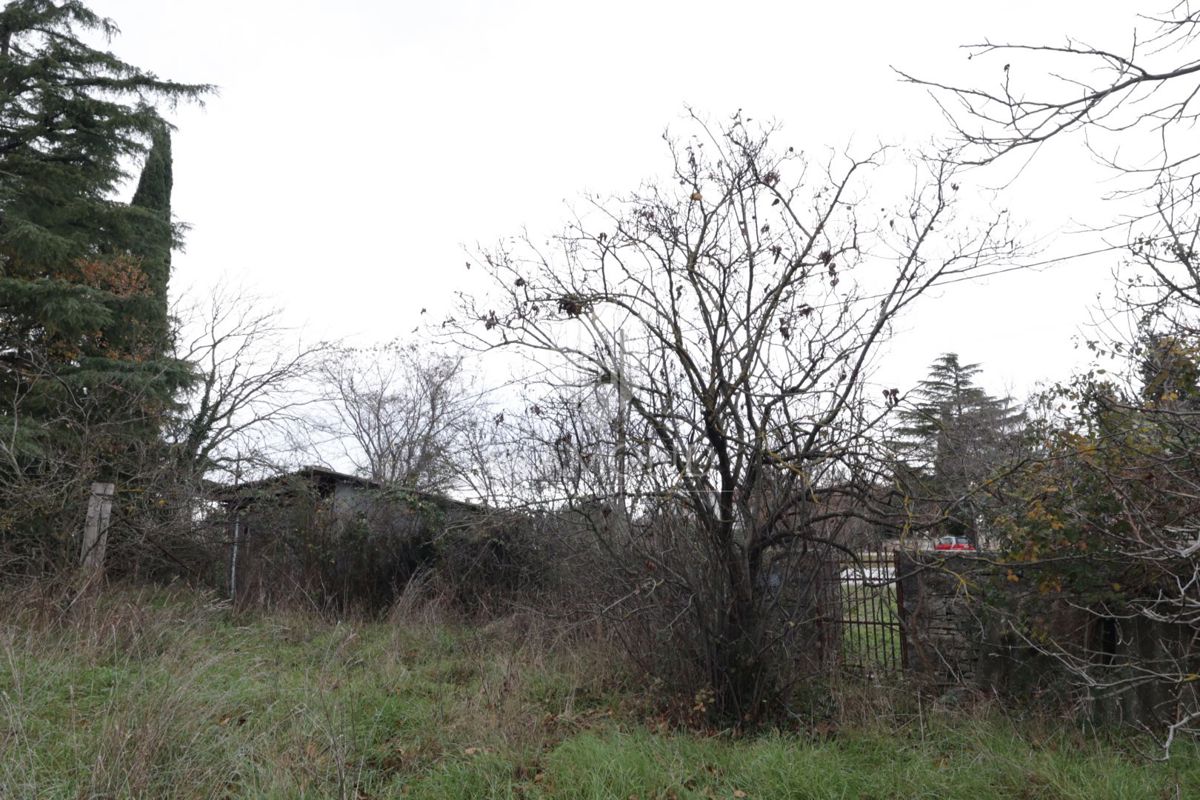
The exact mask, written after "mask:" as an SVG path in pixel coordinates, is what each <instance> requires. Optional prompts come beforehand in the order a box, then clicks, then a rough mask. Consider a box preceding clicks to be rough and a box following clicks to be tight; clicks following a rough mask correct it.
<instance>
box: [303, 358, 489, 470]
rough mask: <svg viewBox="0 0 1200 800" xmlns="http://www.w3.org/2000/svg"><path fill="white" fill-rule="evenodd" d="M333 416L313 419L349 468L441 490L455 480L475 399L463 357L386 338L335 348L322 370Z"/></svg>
mask: <svg viewBox="0 0 1200 800" xmlns="http://www.w3.org/2000/svg"><path fill="white" fill-rule="evenodd" d="M321 376H322V380H323V382H324V383H325V386H326V393H327V397H326V400H327V403H326V405H327V407H329V408H330V409H331V411H332V419H331V420H326V421H324V422H320V423H318V427H319V428H320V429H321V430H323V431H325V432H326V433H328V434H330V435H331V436H332V437H333V440H334V441H335V442H337V443H338V445H339V446H340V447H341V448H342V450H343V453H344V455H345V456H346V457H348V458H349V459H350V460H351V461H352V462H353V463H354V465H355V468H356V469H357V470H358V471H359V472H361V473H363V474H364V475H367V476H368V477H370V478H372V479H374V480H377V481H379V482H381V483H384V484H388V485H394V486H404V487H407V488H412V489H420V490H423V491H430V492H444V491H446V490H448V489H450V488H452V487H454V486H455V484H456V483H457V482H458V480H459V477H460V475H459V473H460V471H461V469H462V467H463V465H462V463H461V461H462V459H461V456H462V452H461V449H462V444H463V434H464V430H465V429H466V428H467V427H468V425H469V424H470V423H471V422H472V419H473V415H474V413H475V411H476V408H477V405H478V404H477V403H476V402H475V401H474V400H473V399H472V397H471V396H470V394H469V392H468V390H467V386H466V383H465V381H464V377H463V374H462V361H461V359H459V358H455V357H452V356H446V355H428V354H425V353H423V352H422V351H421V350H419V349H418V348H417V347H416V346H415V345H405V344H400V343H397V342H392V343H389V344H386V345H382V346H378V347H373V348H370V349H366V350H351V349H341V350H338V351H336V352H335V353H334V354H333V355H332V356H331V357H330V358H327V359H326V360H325V361H324V363H323V365H322V368H321Z"/></svg>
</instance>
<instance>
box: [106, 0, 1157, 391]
mask: <svg viewBox="0 0 1200 800" xmlns="http://www.w3.org/2000/svg"><path fill="white" fill-rule="evenodd" d="M92 5H93V7H94V8H95V9H96V10H97V11H99V12H100V13H103V14H105V15H107V16H110V17H112V18H113V19H114V20H115V21H116V22H117V23H118V25H119V26H120V27H121V29H122V31H123V33H122V36H121V37H120V38H118V39H117V40H116V41H115V42H114V43H113V45H112V48H113V50H114V51H115V52H117V53H118V54H120V55H122V56H123V57H124V58H126V59H127V60H129V61H131V62H133V63H135V64H138V65H139V66H142V67H145V68H148V69H150V70H152V71H154V72H156V73H158V74H160V75H162V76H164V77H170V78H174V79H178V80H189V81H198V82H211V83H215V84H218V85H219V86H220V94H219V95H218V96H215V97H213V98H211V99H210V100H209V101H208V103H207V105H206V107H205V108H204V109H180V110H179V111H177V112H176V113H175V114H174V115H173V116H172V119H173V121H174V122H175V123H176V124H177V125H178V127H179V131H178V134H177V136H176V139H175V181H176V183H175V197H174V202H175V213H176V215H177V216H178V218H179V219H180V220H182V221H184V222H187V223H189V224H190V225H191V226H192V230H191V232H190V234H189V236H188V240H187V252H186V253H184V254H181V255H179V256H177V259H176V262H175V264H176V268H175V276H174V279H173V280H174V288H175V291H176V292H177V293H180V292H183V291H185V290H186V291H193V292H204V291H205V289H206V287H209V286H211V285H213V284H214V283H215V282H217V281H219V280H222V279H230V278H232V279H233V280H235V281H240V282H244V283H245V284H247V285H249V286H251V287H254V288H256V289H257V290H258V291H259V292H260V293H262V294H264V295H266V296H268V297H270V298H272V300H273V302H275V303H277V304H278V305H280V306H282V307H284V308H285V309H286V310H287V313H288V315H289V318H290V319H291V320H292V321H293V322H296V323H302V324H304V325H305V326H306V327H307V330H308V334H309V335H310V336H313V337H353V338H354V339H355V340H357V341H364V342H365V341H370V340H378V339H388V338H392V337H395V336H403V335H406V334H407V333H408V332H409V331H411V330H412V328H413V327H414V326H415V325H416V324H418V312H419V310H420V309H421V308H422V307H428V308H430V309H431V311H432V312H436V311H438V310H444V309H446V308H448V307H449V306H450V304H451V293H452V291H453V289H454V288H456V287H458V286H460V285H462V283H463V282H464V281H466V280H469V279H470V275H468V274H467V273H466V272H465V270H464V267H463V264H464V261H465V259H464V257H463V248H464V245H465V246H471V245H473V244H474V243H476V242H484V243H488V242H491V241H493V240H495V239H496V238H498V237H500V236H503V235H507V234H512V233H516V232H518V231H519V230H520V229H521V228H522V227H528V228H529V229H530V230H531V231H534V232H547V233H548V232H552V231H554V230H555V229H556V228H558V227H559V224H560V223H561V221H562V220H563V219H564V218H565V216H566V206H565V205H564V203H565V202H567V201H571V200H573V199H574V198H576V197H578V196H579V195H580V194H581V193H582V192H584V191H599V192H612V191H620V190H623V189H628V188H632V187H634V186H635V185H636V184H637V183H638V182H639V181H640V180H641V179H643V178H646V177H649V176H653V175H654V174H656V173H657V172H658V171H659V170H661V169H663V168H664V167H665V161H664V156H665V149H664V147H663V144H662V141H661V134H662V133H663V131H664V129H665V128H667V127H668V126H670V125H672V124H677V123H678V122H679V121H680V117H681V113H682V110H683V107H684V105H685V104H690V105H691V106H694V107H695V108H697V109H698V110H700V111H702V112H705V113H708V114H710V115H712V116H714V117H717V116H723V115H727V114H728V113H730V112H732V111H734V110H736V109H738V108H742V109H745V111H746V113H747V114H749V115H750V116H755V117H764V118H768V117H769V118H774V119H776V120H778V121H779V122H780V123H782V124H783V126H784V138H785V139H786V140H787V143H788V144H794V145H795V146H797V148H805V149H810V150H813V149H818V148H821V147H826V146H831V147H837V148H841V147H844V146H845V145H847V143H849V142H851V141H853V142H856V143H861V144H862V146H864V147H866V146H869V145H872V144H873V143H875V142H877V141H885V142H907V143H910V144H919V143H921V142H923V141H925V140H926V139H928V138H929V137H931V136H935V135H938V134H943V133H945V129H944V125H943V123H942V122H941V120H940V118H939V116H938V113H937V111H936V109H935V107H934V106H933V104H932V103H931V102H930V101H929V100H928V98H927V97H926V96H925V95H924V94H923V93H922V92H921V91H919V90H917V89H915V88H913V87H910V86H905V85H903V84H900V83H899V82H898V81H897V80H896V79H895V77H894V76H893V74H892V73H891V71H890V69H889V67H890V66H891V65H896V66H898V67H902V68H904V69H906V70H909V71H912V72H915V73H918V74H922V75H925V76H930V77H936V78H941V79H946V80H953V79H959V80H972V79H979V78H980V76H981V75H982V76H983V77H984V78H985V79H988V80H996V81H998V80H999V76H998V75H995V76H992V74H991V73H990V72H984V73H979V72H967V70H969V69H990V70H992V72H995V71H996V69H997V64H996V63H995V62H992V63H991V64H989V65H988V66H987V67H980V66H978V65H977V64H976V63H975V62H968V61H967V60H966V55H965V53H963V52H962V51H961V50H959V49H958V45H960V44H965V43H969V42H974V41H978V40H980V39H983V38H990V39H992V40H994V41H995V40H1014V41H1017V40H1019V41H1053V42H1059V41H1061V40H1062V37H1063V36H1064V35H1066V34H1068V33H1069V34H1071V35H1073V36H1075V37H1078V38H1082V39H1085V40H1087V41H1090V42H1092V43H1095V44H1104V45H1109V46H1111V47H1114V48H1117V49H1121V48H1122V47H1125V46H1127V45H1128V43H1129V41H1130V34H1131V30H1132V23H1133V13H1134V12H1136V11H1138V10H1141V11H1145V12H1150V11H1158V10H1161V9H1160V8H1159V7H1158V6H1157V5H1154V4H1151V5H1140V6H1139V4H1138V3H1131V2H1113V1H1111V0H1090V1H1089V2H1084V1H1083V0H1053V2H1047V1H1046V0H1040V1H1037V2H1035V1H1034V0H1005V2H963V0H955V1H954V2H950V0H914V2H907V3H898V2H894V0H891V1H885V0H863V1H862V2H856V3H831V2H822V3H815V2H796V1H795V0H793V1H792V2H757V1H755V2H747V1H745V0H743V1H742V2H736V3H733V2H710V1H709V0H689V2H686V3H684V2H674V1H672V2H654V1H653V0H642V2H630V1H629V0H608V1H607V2H604V3H594V2H593V3H581V2H566V1H565V0H558V1H557V2H550V1H542V0H530V1H529V2H502V1H500V0H496V1H494V2H484V0H438V1H435V0H427V1H426V2H410V1H408V0H400V1H399V2H384V1H383V0H342V2H332V1H331V0H286V1H285V0H95V2H93V3H92ZM1036 167H1037V168H1036V169H1031V170H1029V171H1027V172H1026V173H1025V174H1024V175H1023V176H1022V178H1021V180H1020V181H1019V182H1018V183H1017V184H1016V186H1014V187H1013V190H1012V191H1010V192H1007V193H1006V194H1005V195H1003V196H1002V197H1001V198H999V199H998V202H999V203H1001V204H1002V205H1004V206H1005V207H1007V208H1010V209H1011V210H1012V211H1013V213H1014V215H1015V216H1016V218H1017V219H1022V220H1025V221H1027V222H1028V224H1029V229H1030V235H1031V237H1037V238H1040V239H1041V240H1042V243H1043V246H1044V248H1045V251H1046V255H1050V256H1053V255H1061V254H1064V253H1071V252H1078V251H1082V250H1088V249H1091V248H1092V247H1094V246H1095V240H1089V239H1087V238H1086V237H1082V236H1079V235H1074V236H1072V235H1068V234H1067V233H1066V231H1067V230H1069V229H1070V228H1071V227H1072V219H1073V218H1074V219H1080V220H1087V221H1094V220H1102V219H1103V218H1104V216H1105V214H1106V210H1105V209H1104V208H1103V207H1102V206H1101V204H1100V203H1099V202H1098V198H1099V196H1100V195H1101V193H1102V192H1103V191H1104V187H1103V185H1102V184H1100V183H1099V182H1098V181H1099V179H1100V178H1102V177H1103V174H1102V173H1101V172H1099V171H1098V170H1096V169H1095V168H1093V167H1092V166H1091V165H1090V163H1089V162H1088V160H1087V158H1086V156H1085V154H1084V153H1083V152H1082V150H1081V149H1080V148H1079V147H1078V146H1075V147H1071V146H1065V147H1061V148H1059V149H1057V150H1055V151H1054V152H1052V153H1050V154H1044V157H1043V158H1042V159H1041V160H1040V161H1039V162H1037V164H1036ZM1114 263H1115V261H1114V256H1107V257H1102V258H1092V259H1081V260H1078V261H1075V262H1069V263H1068V264H1067V265H1065V266H1059V267H1056V268H1054V269H1052V270H1049V271H1046V272H1043V273H1030V272H1019V273H1016V274H1013V275H1009V276H1004V277H996V278H992V279H990V280H987V281H983V282H980V283H978V284H961V283H960V284H957V285H955V286H953V287H947V288H945V289H944V290H941V291H939V292H938V294H937V295H935V296H931V297H929V298H926V299H925V301H924V302H923V303H922V304H921V305H920V307H919V308H918V309H917V311H916V313H915V314H912V315H910V316H909V317H907V318H906V319H905V320H904V326H905V331H904V332H903V333H902V334H901V335H900V336H898V337H897V339H896V340H895V342H894V343H893V345H892V351H893V354H894V355H893V356H892V357H891V358H890V359H889V360H888V361H887V365H886V367H885V368H886V370H887V372H888V374H887V375H886V376H885V380H887V381H889V382H892V383H896V384H899V385H900V387H901V388H902V389H907V388H909V387H910V386H911V385H912V383H914V382H915V381H916V380H918V379H920V377H922V374H923V372H924V367H925V365H926V364H927V363H928V362H929V361H931V360H932V359H933V358H934V357H935V356H936V355H938V354H939V353H941V352H944V351H948V350H955V351H957V352H959V353H961V354H962V356H963V357H964V358H966V359H968V360H971V361H980V362H983V364H984V366H985V369H986V373H985V381H984V382H985V384H987V385H988V387H989V388H991V389H992V390H993V391H1001V390H1005V389H1012V390H1014V391H1016V392H1017V393H1021V394H1023V393H1024V391H1025V390H1026V389H1028V388H1030V387H1031V386H1032V385H1033V384H1034V383H1035V382H1036V381H1038V380H1039V379H1043V378H1054V377H1063V376H1064V375H1065V373H1066V372H1067V371H1068V370H1069V368H1070V367H1071V365H1072V364H1074V363H1075V362H1076V360H1077V358H1078V353H1077V352H1076V351H1075V350H1074V344H1073V341H1072V337H1073V336H1074V334H1075V333H1076V332H1077V331H1078V330H1079V328H1080V326H1081V325H1083V324H1084V323H1085V322H1086V320H1087V319H1088V308H1089V304H1094V302H1095V298H1096V295H1097V293H1107V292H1108V291H1109V290H1110V285H1111V280H1110V270H1111V268H1112V267H1113V265H1114Z"/></svg>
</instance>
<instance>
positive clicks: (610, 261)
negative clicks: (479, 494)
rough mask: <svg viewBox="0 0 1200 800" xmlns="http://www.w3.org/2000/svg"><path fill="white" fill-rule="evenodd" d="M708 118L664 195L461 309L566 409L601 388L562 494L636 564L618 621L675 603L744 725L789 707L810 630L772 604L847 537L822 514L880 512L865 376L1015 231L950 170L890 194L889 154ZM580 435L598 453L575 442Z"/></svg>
mask: <svg viewBox="0 0 1200 800" xmlns="http://www.w3.org/2000/svg"><path fill="white" fill-rule="evenodd" d="M694 123H695V131H696V133H695V134H694V135H693V136H691V137H690V138H689V139H687V140H686V141H682V142H676V141H672V142H670V148H671V156H672V172H671V177H670V180H669V181H667V182H665V183H662V184H658V185H648V186H646V187H644V188H643V189H642V190H640V191H638V192H636V193H634V194H632V195H630V196H629V197H626V198H623V199H618V200H616V201H613V202H612V203H603V202H596V203H595V204H594V205H592V206H591V207H590V208H589V209H588V210H587V212H586V213H585V214H583V215H581V216H579V217H578V218H577V219H576V220H575V222H574V223H572V224H571V225H570V226H569V227H568V229H567V230H566V231H565V232H564V233H562V234H561V235H559V236H556V237H554V239H552V240H551V241H550V242H547V243H546V244H545V245H542V244H540V243H539V242H536V241H534V240H533V239H531V238H528V237H527V238H525V239H523V240H520V241H518V242H516V243H515V244H514V245H508V246H503V247H500V248H498V249H496V250H494V251H491V252H486V253H483V254H482V255H481V256H480V258H479V259H478V260H479V261H480V262H481V265H482V267H483V270H484V271H485V272H486V273H487V275H488V276H489V277H490V278H491V279H492V291H491V292H490V293H488V294H479V295H477V296H473V297H468V298H466V300H465V308H464V309H463V318H462V319H463V321H462V322H461V323H457V325H458V330H459V333H460V335H461V336H463V337H464V338H466V339H468V340H470V341H472V342H474V343H475V344H476V345H479V346H482V347H486V348H501V349H503V348H517V349H519V350H520V351H522V352H524V353H526V354H528V355H530V356H532V357H533V358H534V360H535V361H536V362H537V363H538V364H539V366H540V369H542V370H544V371H545V372H546V373H547V374H549V375H551V376H553V378H554V379H555V382H556V383H557V384H558V385H559V387H560V392H559V395H560V397H561V396H563V391H564V390H565V389H567V388H570V387H576V388H577V390H578V391H583V392H592V391H595V388H596V387H605V386H607V387H611V392H612V398H611V402H610V403H609V405H608V407H609V408H610V409H611V413H612V419H611V420H596V419H590V420H589V419H587V418H585V417H583V418H581V416H580V415H579V414H573V415H567V416H563V417H561V418H560V419H559V421H558V422H559V424H560V426H561V427H562V428H563V430H562V431H561V432H560V433H559V434H558V435H557V436H556V437H555V438H554V442H553V445H554V448H556V449H555V451H554V452H556V453H558V454H560V457H561V459H562V463H563V465H564V467H571V466H572V465H574V473H573V475H572V477H573V478H575V480H574V481H573V484H574V485H573V486H572V487H571V488H570V492H571V495H572V496H570V497H569V501H570V503H571V505H572V506H573V507H574V508H576V509H578V510H579V511H580V512H581V513H583V514H585V515H588V516H589V518H591V519H592V520H594V521H596V527H597V529H598V530H601V531H602V532H603V535H604V536H605V537H606V538H607V540H608V541H609V542H610V546H611V549H614V550H617V551H621V552H624V553H629V552H636V553H638V554H639V555H642V556H644V558H643V559H642V562H641V563H636V562H634V561H633V560H631V559H628V558H626V559H624V560H623V561H621V565H620V569H619V571H617V572H615V573H614V574H613V576H612V577H613V581H612V582H613V583H619V585H621V586H624V587H625V588H626V589H627V590H628V591H627V592H626V594H625V596H624V600H623V606H622V608H623V609H624V610H625V612H626V613H628V614H630V615H636V614H638V613H642V612H645V613H652V614H653V613H657V612H661V611H662V609H664V608H669V609H670V615H668V616H664V615H661V614H660V615H659V616H658V617H657V618H658V619H660V620H662V625H663V628H662V630H660V631H659V634H660V640H661V641H670V642H673V643H674V645H675V646H676V649H677V650H679V651H680V653H681V654H682V655H681V657H683V658H686V659H690V660H691V661H692V663H693V664H695V665H696V667H697V668H698V669H699V670H700V671H701V672H702V673H703V676H704V680H705V682H706V684H707V687H708V689H707V691H708V692H709V693H710V694H709V695H706V697H708V698H710V699H708V700H707V701H706V707H711V708H712V709H714V710H716V711H717V712H718V713H720V714H722V715H724V716H725V717H726V718H727V719H733V720H736V721H738V722H739V724H740V723H743V722H746V721H752V720H757V719H760V718H762V716H763V715H764V714H765V713H768V712H770V711H772V710H775V708H772V707H771V702H770V701H772V700H779V699H780V694H781V693H782V692H786V690H787V688H788V687H787V686H786V685H785V684H786V683H787V681H788V680H789V679H790V678H792V677H794V676H793V675H792V674H791V673H788V672H787V668H786V667H785V666H784V665H786V664H787V663H789V660H790V659H794V658H795V657H797V655H798V653H797V652H796V650H794V649H791V648H793V647H795V648H799V647H800V646H802V645H801V644H800V639H799V638H798V637H797V636H795V635H793V634H792V633H791V632H792V631H794V630H803V631H805V632H806V633H811V632H812V625H813V620H812V619H811V618H803V619H797V618H789V617H787V616H786V615H785V616H782V617H781V616H779V615H778V614H776V613H775V611H776V610H778V609H779V607H780V603H779V598H780V597H781V596H782V595H783V594H786V593H787V592H789V591H793V592H795V593H798V594H803V587H801V586H800V585H799V584H800V583H801V582H803V581H804V580H806V579H804V578H802V577H800V576H789V575H788V573H787V567H786V565H787V564H789V563H792V561H793V560H794V559H795V558H796V557H799V556H801V555H803V554H809V555H811V554H812V553H813V552H814V551H815V550H816V549H818V548H820V547H824V546H837V542H836V541H833V540H832V538H831V537H829V536H827V535H825V534H826V533H827V532H828V531H829V530H830V525H831V523H832V521H834V520H838V519H846V518H849V517H853V516H862V515H868V514H869V513H870V512H869V506H870V503H871V499H872V497H873V496H874V495H875V494H876V492H877V490H878V486H879V481H880V475H881V469H882V467H881V466H880V463H881V462H880V460H879V459H878V458H877V453H876V448H875V445H876V441H875V440H876V437H877V431H878V430H879V426H880V423H881V420H882V418H883V417H884V416H885V415H886V414H887V411H888V407H887V404H886V403H883V402H874V403H873V402H872V396H873V395H877V394H878V389H875V390H874V391H869V390H868V387H869V386H870V383H869V376H870V375H871V370H872V365H873V359H874V358H875V357H876V356H877V354H878V352H879V349H880V346H881V345H882V344H883V343H884V342H885V341H886V340H887V338H888V336H889V334H890V331H891V325H892V323H893V321H894V320H895V319H896V317H897V315H898V314H900V313H901V312H902V311H904V310H905V309H906V308H908V307H909V306H910V305H911V304H912V303H913V301H914V300H915V299H916V298H917V297H919V296H920V295H921V294H922V293H923V292H924V291H926V290H927V289H928V288H929V287H931V286H933V285H934V284H936V283H937V281H938V280H939V279H941V278H944V277H946V276H949V275H953V274H965V273H969V272H970V271H971V270H973V269H976V268H978V267H980V266H981V265H985V264H990V263H994V262H995V261H996V260H997V259H998V258H1001V257H1003V256H1005V255H1008V254H1010V253H1011V239H1010V238H1009V236H1008V235H1007V233H1006V230H1005V224H1004V222H1003V219H996V220H993V221H991V222H989V223H987V224H985V225H984V226H983V227H982V229H981V230H979V231H974V232H971V233H967V232H965V231H964V230H963V229H960V228H957V227H956V226H955V225H954V214H953V207H954V198H955V195H956V192H957V191H958V189H959V185H958V183H957V181H958V177H957V176H956V172H955V168H954V166H953V164H952V162H951V160H950V159H948V158H933V159H925V160H918V161H916V162H915V163H913V165H912V169H913V172H912V174H911V175H910V176H909V177H910V180H911V181H913V182H914V184H913V185H915V186H916V190H915V192H913V193H912V194H911V195H909V196H907V197H905V198H903V199H902V200H900V201H898V202H895V203H890V202H888V201H887V200H884V201H883V202H882V203H881V202H880V201H879V200H877V199H875V198H872V197H870V196H869V194H868V193H867V191H866V188H865V187H866V185H867V183H868V182H869V181H871V180H873V179H876V178H878V177H879V175H880V172H881V170H882V165H883V162H884V157H885V155H886V151H885V150H880V151H878V152H875V153H871V154H869V155H867V156H866V157H865V158H851V157H845V158H837V157H834V158H831V159H830V161H829V163H828V164H827V165H825V166H824V168H819V167H818V166H816V165H814V164H813V163H811V162H810V161H809V160H808V159H806V158H804V157H803V156H802V155H801V154H799V153H796V152H794V151H793V150H792V149H791V148H789V149H787V150H786V151H783V152H776V151H774V150H772V149H771V147H769V146H768V140H769V139H770V138H771V137H772V136H773V135H774V134H775V133H776V131H774V130H773V129H772V128H769V127H766V128H760V127H755V126H754V125H753V123H751V122H750V121H749V120H744V119H743V118H742V117H741V116H740V115H735V116H734V117H733V118H732V119H730V120H729V121H728V122H726V123H725V124H724V125H723V126H721V127H720V128H719V129H714V128H712V127H710V126H708V125H706V124H704V123H703V122H702V121H700V120H698V119H694ZM881 205H883V210H882V211H880V213H878V214H876V213H874V212H875V211H876V210H877V209H880V207H881ZM564 402H566V403H568V404H569V402H570V393H569V392H568V393H567V394H566V399H565V401H564ZM585 407H586V406H585V404H584V403H583V402H582V399H581V400H579V401H577V406H576V410H577V411H578V410H582V409H583V408H585ZM567 408H570V406H569V405H568V406H567ZM580 422H587V423H589V426H590V431H591V433H590V435H589V436H588V437H582V438H584V439H599V440H601V441H600V442H598V443H594V442H590V441H584V442H581V436H580V431H579V430H574V431H573V430H571V428H570V426H572V425H577V424H578V423H580ZM597 422H603V423H605V425H602V426H601V427H599V428H597V425H596V423H597ZM604 427H607V428H608V430H607V431H605V430H604ZM604 442H607V444H606V445H604V448H605V450H604V452H594V451H592V447H593V444H596V446H599V445H600V444H603V443H604ZM600 458H608V459H610V461H609V466H608V467H607V468H606V469H605V470H603V471H597V470H596V468H595V467H594V466H591V464H592V463H594V461H595V460H596V459H600ZM589 475H590V476H591V477H594V478H596V480H595V481H594V482H592V483H589ZM605 484H606V485H605ZM639 530H640V531H642V534H639V533H638V531H639ZM631 548H633V549H631ZM684 553H686V557H683V556H682V554H684ZM789 580H790V582H791V585H790V586H786V587H785V586H782V585H781V584H784V583H787V582H788V581H789ZM672 630H685V631H686V632H687V633H688V634H689V635H688V636H685V637H683V638H679V639H672V638H671V636H672V634H671V631H672ZM693 634H694V635H693Z"/></svg>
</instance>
